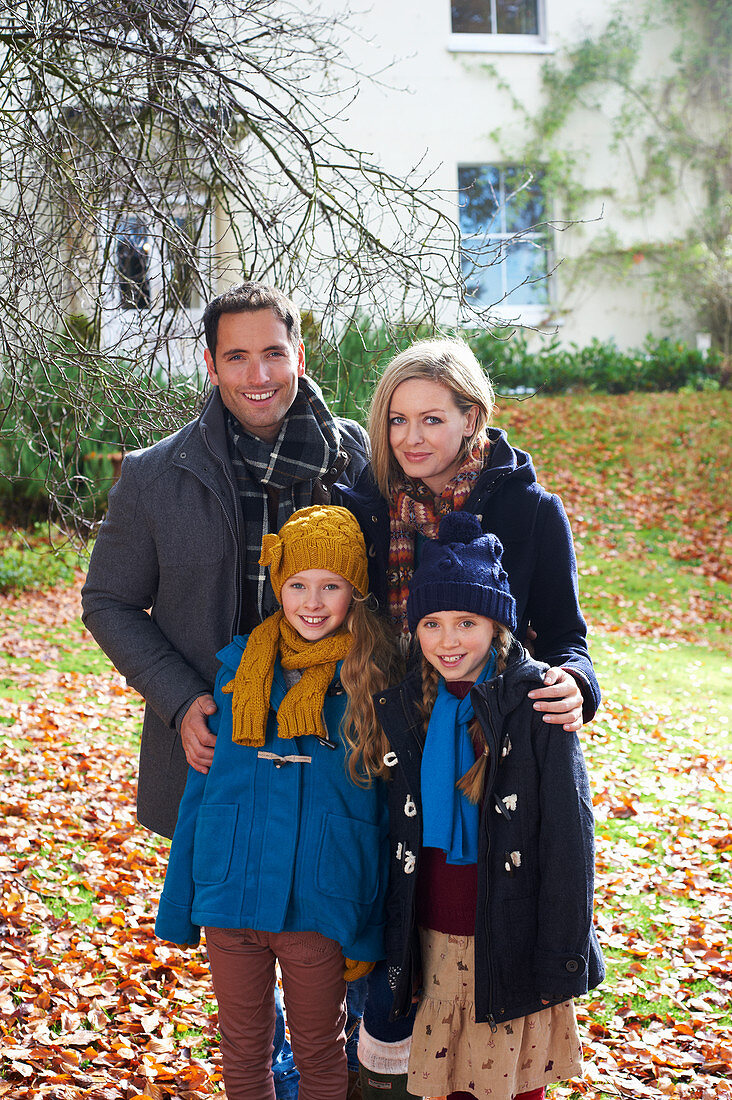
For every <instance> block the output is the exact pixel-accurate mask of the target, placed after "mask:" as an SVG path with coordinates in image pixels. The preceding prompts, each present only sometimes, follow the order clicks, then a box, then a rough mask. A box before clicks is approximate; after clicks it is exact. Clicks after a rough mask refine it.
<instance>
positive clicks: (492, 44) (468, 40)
mask: <svg viewBox="0 0 732 1100" xmlns="http://www.w3.org/2000/svg"><path fill="white" fill-rule="evenodd" d="M485 3H486V4H487V5H490V7H491V13H492V15H493V14H494V12H495V3H496V0H485ZM536 18H537V25H538V28H539V29H538V31H537V33H536V34H502V33H500V32H499V31H492V32H490V33H488V32H477V33H473V32H470V31H467V32H466V31H459V32H456V31H453V29H452V8H451V5H449V4H448V10H447V31H448V42H447V48H448V50H449V51H450V52H451V53H534V54H548V53H554V46H551V45H550V44H549V42H548V40H547V24H546V8H545V0H536ZM493 25H494V26H495V20H494V23H493Z"/></svg>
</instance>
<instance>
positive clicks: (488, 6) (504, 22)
mask: <svg viewBox="0 0 732 1100" xmlns="http://www.w3.org/2000/svg"><path fill="white" fill-rule="evenodd" d="M451 12H452V31H453V34H537V35H538V34H539V0H453V3H452V5H451Z"/></svg>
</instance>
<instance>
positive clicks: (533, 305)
mask: <svg viewBox="0 0 732 1100" xmlns="http://www.w3.org/2000/svg"><path fill="white" fill-rule="evenodd" d="M470 169H474V170H475V172H476V174H477V173H478V172H479V171H480V170H481V169H494V170H496V171H497V172H498V194H497V196H496V215H497V216H498V217H499V218H500V221H499V225H498V228H493V226H492V224H489V225H487V226H486V227H485V228H484V229H482V231H480V233H474V234H467V233H466V232H465V231H464V229H463V226H462V210H463V208H464V206H465V204H466V201H467V199H466V195H465V191H466V189H465V187H464V186H463V187H461V186H460V175H461V171H463V170H470ZM509 170H514V171H522V170H525V171H526V173H527V178H528V177H530V176H531V175H532V173H531V170H530V169H527V168H522V166H520V165H516V164H511V163H506V162H503V161H492V162H491V161H473V160H471V161H460V162H458V165H457V171H456V175H457V185H458V186H457V207H458V218H457V221H458V227H459V229H460V268H461V272H462V274H463V277H464V278H465V281H466V284H467V283H469V280H470V274H469V273H466V270H465V268H466V266H467V264H469V263H470V256H469V255H467V256H466V252H465V250H464V248H463V241H468V240H470V239H471V238H472V239H476V238H478V237H481V238H482V240H483V242H484V246H485V251H486V252H490V251H491V249H492V248H493V247H495V248H496V250H501V249H504V248H505V246H506V245H510V243H511V242H512V241H515V242H517V243H520V242H521V241H535V242H537V243H538V242H540V241H541V240H542V238H544V239H545V240H546V245H545V248H544V254H545V257H546V263H545V274H544V276H543V278H541V279H540V280H534V279H530V280H528V281H527V282H522V283H519V284H518V286H516V287H513V286H509V285H508V278H507V268H506V266H505V254H504V258H503V259H502V260H501V261H500V265H503V270H502V272H501V290H502V292H503V296H502V297H501V298H499V299H498V301H497V302H488V301H482V300H480V299H479V298H478V297H477V296H475V295H469V296H468V298H469V300H470V299H472V300H473V301H474V302H475V303H476V304H479V305H481V306H489V307H490V310H491V314H492V315H493V316H494V317H496V318H497V319H498V320H504V321H507V322H520V323H523V324H529V325H536V324H540V323H542V322H544V321H546V320H547V319H548V318H549V317H550V316H551V315H552V314H553V313H554V311H555V307H554V302H553V299H554V294H553V291H555V289H556V284H555V282H550V281H549V276H550V275H551V274H552V272H553V271H554V269H555V266H556V264H555V259H554V233H553V230H552V226H551V221H550V216H549V211H548V209H547V207H548V205H549V202H548V198H547V195H546V192H545V190H544V188H543V187H542V188H541V197H542V201H543V215H542V217H541V221H540V222H539V223H537V224H539V225H541V226H542V228H541V229H539V230H537V231H536V232H532V231H531V230H530V229H525V230H514V231H511V230H508V229H506V222H505V212H506V198H507V189H506V177H505V173H506V172H507V171H509ZM536 175H537V173H536V172H534V173H533V177H534V178H536ZM518 190H520V188H518V189H516V188H514V189H513V190H511V191H510V192H509V193H508V198H509V200H510V197H511V195H514V194H516V193H517V191H518ZM494 242H495V243H494ZM466 260H467V263H466ZM537 281H538V282H540V283H541V285H543V286H545V287H546V301H544V302H536V301H533V302H529V301H527V302H521V301H511V302H509V301H506V298H507V296H508V295H510V294H514V293H515V291H517V290H519V289H520V288H521V287H522V286H526V285H534V284H535V283H536V282H537Z"/></svg>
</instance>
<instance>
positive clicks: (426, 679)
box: [420, 623, 514, 803]
mask: <svg viewBox="0 0 732 1100" xmlns="http://www.w3.org/2000/svg"><path fill="white" fill-rule="evenodd" d="M513 640H514V638H513V634H512V633H511V631H510V630H509V629H508V627H507V626H503V625H502V624H501V623H496V632H495V634H494V635H493V648H494V649H495V651H496V675H497V676H500V674H501V673H502V672H503V670H504V669H505V667H506V661H507V660H508V652H509V650H510V648H511V645H512V643H513ZM439 683H440V674H439V672H438V671H437V669H436V668H435V667H434V665H431V664H430V662H429V661H428V660H427V658H426V657H424V656H423V657H422V704H421V706H420V711H421V714H422V719H423V721H424V730H425V734H426V733H427V727H428V726H429V724H430V715H431V714H432V708H433V707H434V705H435V699H436V698H437V688H438V686H439ZM468 728H469V731H470V736H471V737H472V739H473V744H474V745H475V747H476V749H482V752H481V755H480V756H479V757H478V759H477V760H476V761H475V763H474V764H473V766H472V767H471V768H469V769H468V771H466V773H465V775H464V776H462V778H461V779H459V780H458V781H457V783H456V784H455V786H456V787H457V789H458V790H459V791H462V792H463V794H464V795H465V797H466V798H467V800H468V802H473V803H478V802H480V799H481V795H482V794H483V782H484V778H485V769H486V764H487V763H488V745H487V742H486V739H485V734H484V733H483V730H482V728H481V725H480V722H479V721H478V719H477V718H474V719H473V721H472V722H471V723H470V726H469V727H468Z"/></svg>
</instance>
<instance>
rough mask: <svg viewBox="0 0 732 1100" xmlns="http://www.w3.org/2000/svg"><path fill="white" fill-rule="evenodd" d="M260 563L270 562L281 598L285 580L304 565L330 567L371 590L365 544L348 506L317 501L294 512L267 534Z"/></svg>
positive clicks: (358, 586)
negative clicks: (342, 506)
mask: <svg viewBox="0 0 732 1100" xmlns="http://www.w3.org/2000/svg"><path fill="white" fill-rule="evenodd" d="M259 564H260V565H264V566H269V575H270V579H271V581H272V588H273V590H274V594H275V596H276V597H277V600H278V602H281V601H280V592H281V591H282V585H283V584H284V583H285V581H286V580H287V579H288V578H289V577H291V576H292V575H293V573H301V572H302V571H303V569H329V570H330V572H331V573H338V575H339V576H341V577H345V579H346V580H347V581H348V582H349V583H350V584H352V585H353V587H354V588H355V589H356V591H357V592H358V593H359V595H361V596H365V595H366V593H367V592H368V590H369V576H368V561H367V558H366V544H365V543H364V541H363V535H362V534H361V528H360V527H359V526H358V523H357V522H356V520H355V518H354V517H353V516H352V515H351V513H350V512H349V511H348V509H347V508H340V507H338V505H336V504H330V505H323V504H314V505H312V507H310V508H301V509H300V511H299V512H294V513H293V514H292V515H291V516H290V518H289V519H288V520H287V521H286V522H285V523H283V524H282V527H281V528H280V533H279V534H278V535H274V534H270V535H265V536H264V538H263V539H262V554H261V556H260V559H259Z"/></svg>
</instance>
